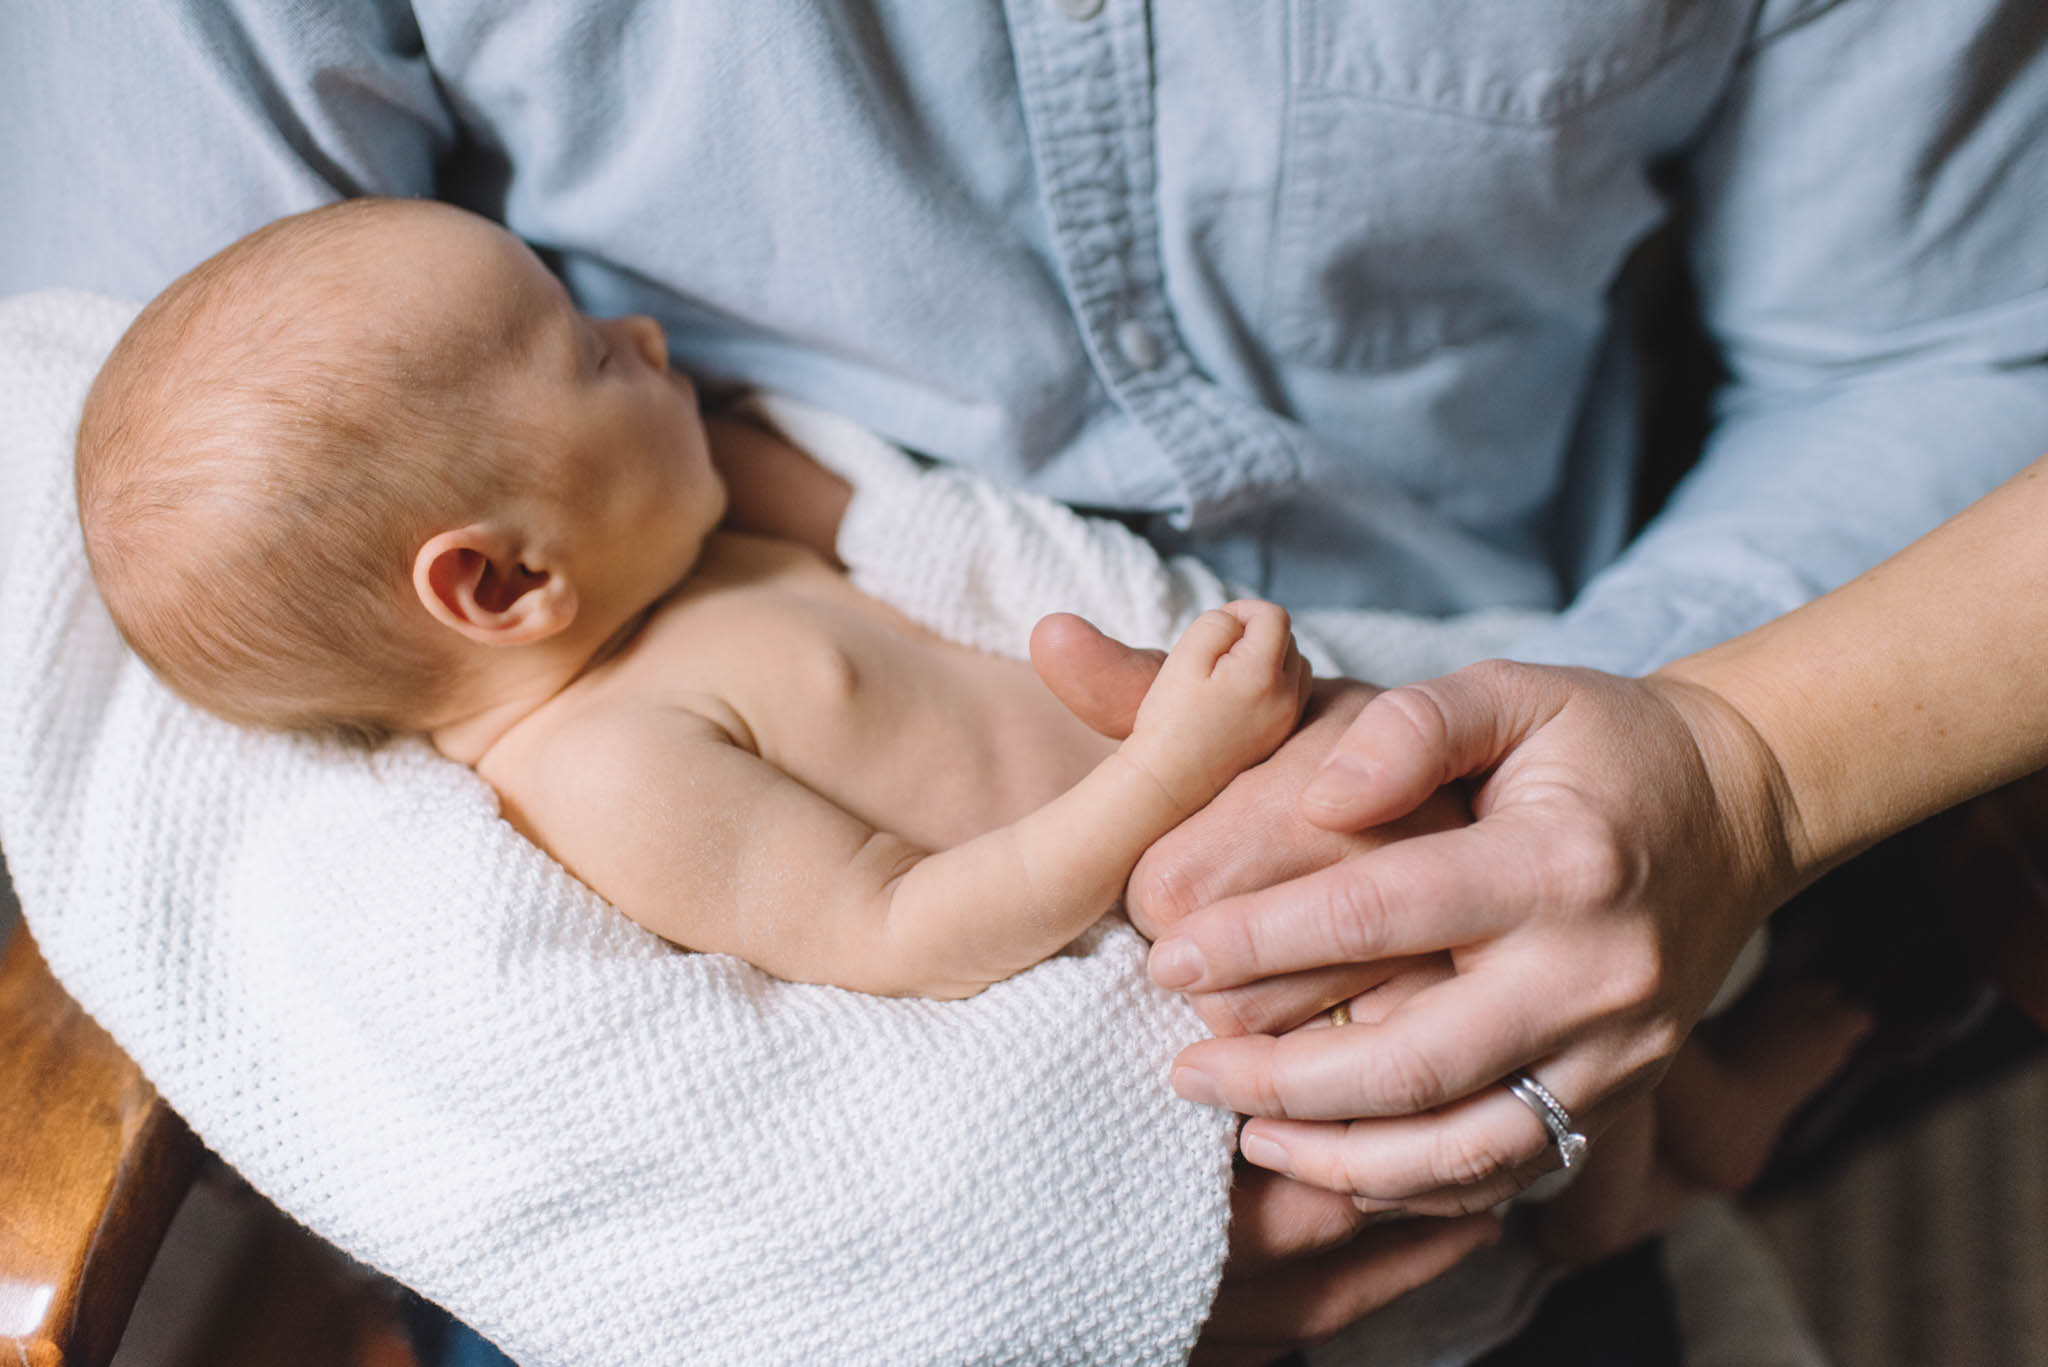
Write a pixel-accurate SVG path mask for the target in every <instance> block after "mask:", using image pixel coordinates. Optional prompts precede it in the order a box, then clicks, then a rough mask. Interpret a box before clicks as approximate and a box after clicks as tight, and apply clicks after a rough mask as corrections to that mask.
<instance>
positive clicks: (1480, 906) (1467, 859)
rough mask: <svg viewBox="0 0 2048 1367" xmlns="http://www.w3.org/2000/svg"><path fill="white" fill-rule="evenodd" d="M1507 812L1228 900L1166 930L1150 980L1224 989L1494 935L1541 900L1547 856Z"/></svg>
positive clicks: (1155, 949) (1190, 988)
mask: <svg viewBox="0 0 2048 1367" xmlns="http://www.w3.org/2000/svg"><path fill="white" fill-rule="evenodd" d="M1536 846H1537V842H1536V841H1535V840H1533V839H1532V838H1531V833H1529V832H1527V831H1525V830H1524V829H1523V828H1522V826H1521V825H1520V824H1519V823H1518V822H1516V821H1515V820H1513V819H1512V818H1511V817H1510V816H1508V815H1507V814H1501V815H1497V816H1496V817H1495V818H1494V819H1493V820H1491V821H1487V822H1481V823H1478V824H1476V825H1472V826H1467V827H1463V828H1461V829H1458V830H1452V831H1442V832H1439V833H1436V834H1430V835H1420V836H1415V837H1412V838H1409V839H1406V840H1400V841H1397V842H1395V843H1393V844H1390V845H1387V846H1385V847H1383V848H1381V849H1378V850H1373V851H1370V852H1367V853H1364V854H1358V855H1355V856H1353V857H1351V858H1348V859H1345V860H1343V861H1341V862H1339V863H1336V864H1333V865H1330V866H1328V867H1326V868H1320V869H1317V870H1315V871H1314V872H1311V873H1307V874H1303V875H1302V876H1300V877H1297V878H1293V879H1290V880H1289V881H1287V882H1284V883H1279V884H1277V885H1275V886H1270V887H1265V888H1261V889H1259V890H1257V891H1252V892H1246V893H1243V894H1240V895H1238V896H1235V897H1227V898H1224V899H1222V900H1219V901H1217V902H1214V903H1212V904H1210V905H1207V906H1204V907H1202V908H1201V909H1199V910H1197V911H1194V912H1192V913H1190V914H1187V915H1184V916H1183V917H1181V918H1180V919H1179V920H1178V922H1177V923H1176V924H1173V925H1171V926H1169V927H1168V928H1166V929H1165V930H1163V931H1162V933H1161V934H1160V935H1159V937H1158V940H1157V942H1156V943H1155V944H1154V945H1153V946H1152V950H1151V956H1150V959H1149V961H1148V966H1149V971H1150V972H1151V975H1152V980H1153V981H1154V982H1156V983H1158V984H1159V985H1160V986H1161V987H1164V988H1168V989H1171V990H1174V991H1184V992H1214V991H1218V990H1221V989H1223V988H1229V987H1237V986H1240V985H1242V984H1244V983H1248V982H1256V981H1258V980H1260V979H1263V978H1271V977H1275V976H1278V975H1280V974H1284V973H1296V972H1300V971H1302V970H1304V969H1311V968H1320V967H1323V966H1325V965H1329V964H1339V963H1364V962H1369V961H1371V960H1374V959H1383V958H1390V957H1394V956H1399V955H1409V954H1424V953H1429V952H1432V951H1435V950H1440V949H1449V948H1453V947H1455V946H1459V945H1468V944H1474V943H1477V942H1480V941H1482V940H1486V939H1490V938H1492V937H1493V936H1495V935H1497V934H1499V933H1500V932H1502V931H1504V930H1507V929H1509V928H1511V927H1513V926H1515V925H1518V924H1520V923H1521V922H1522V921H1523V920H1525V919H1526V918H1527V917H1528V915H1529V913H1530V909H1531V908H1532V907H1533V906H1535V905H1537V904H1538V903H1539V902H1540V900H1541V899H1542V894H1543V883H1542V879H1541V876H1540V875H1541V871H1542V870H1543V868H1544V867H1545V864H1544V861H1543V860H1542V859H1541V857H1540V856H1541V851H1540V849H1538V848H1537V847H1536Z"/></svg>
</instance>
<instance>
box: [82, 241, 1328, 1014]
mask: <svg viewBox="0 0 2048 1367" xmlns="http://www.w3.org/2000/svg"><path fill="white" fill-rule="evenodd" d="M77 457H78V464H77V481H78V503H79V513H80V519H81V522H82V524H83V527H84V532H85V541H86V547H87V551H88V554H89V556H90V559H91V562H92V566H93V573H94V576H95V578H96V580H97V581H98V584H99V588H100V592H101V595H102V596H103V598H104V599H105V601H106V604H107V607H108V610H109V611H110V612H111V613H112V615H113V618H114V620H115V622H116V623H117V624H118V626H119V627H120V629H121V631H122V634H123V635H124V636H125V637H126V638H127V640H128V641H129V643H130V644H131V645H132V646H133V647H134V649H135V650H136V652H137V653H138V654H139V655H141V656H142V658H143V659H144V660H146V661H147V662H148V663H149V665H150V666H151V667H152V668H153V669H154V670H155V672H156V673H157V675H158V677H159V678H161V679H162V680H163V681H164V682H165V683H166V684H167V685H169V686H170V687H171V688H172V689H174V690H175V691H176V692H178V693H179V694H181V695H183V696H184V697H185V698H187V699H188V700H190V701H192V702H193V703H195V704H197V705H198V706H200V707H203V708H206V709H207V710H210V711H212V712H214V713H216V714H218V715H220V716H222V717H225V718H228V719H230V720H233V721H236V722H241V723H244V724H249V725H254V726H260V727H267V728H274V729H283V730H290V731H298V732H308V733H315V734H326V735H333V736H342V737H347V738H352V739H354V740H357V741H361V742H365V743H376V742H378V741H381V740H383V739H385V738H388V737H391V736H394V735H401V734H417V735H424V736H426V737H428V738H429V739H430V740H431V741H432V743H433V744H434V746H435V747H436V748H437V749H439V750H440V751H441V752H442V753H443V754H445V755H447V756H449V757H450V758H453V759H455V760H458V761H460V762H462V763H464V764H467V765H470V766H472V767H473V768H474V769H475V770H476V771H477V772H478V773H479V774H480V775H481V776H482V777H483V778H484V779H485V780H486V781H487V782H488V783H489V784H490V785H491V787H492V788H493V789H495V790H496V792H497V794H498V795H499V798H500V800H501V804H502V810H503V812H504V815H505V817H506V819H507V820H509V821H510V822H512V824H513V825H514V826H516V827H517V828H518V829H519V830H520V831H521V832H522V833H524V834H525V835H526V836H527V837H528V838H529V839H531V840H533V841H534V842H535V843H536V844H538V845H539V846H541V847H542V848H544V849H546V850H547V851H548V852H549V853H550V854H552V855H553V856H554V857H555V858H556V859H558V860H560V861H561V863H562V864H564V865H565V866H566V867H567V868H569V869H570V870H571V871H573V872H574V873H575V874H577V875H578V876H579V877H580V878H582V879H583V881H584V882H586V883H588V884H589V885H590V886H591V887H592V888H594V889H596V890H597V891H598V892H599V893H600V894H602V895H603V896H604V897H606V898H607V899H608V900H610V901H611V902H612V903H613V904H614V905H616V906H618V907H619V908H620V909H621V910H622V911H624V912H625V913H626V914H627V915H628V916H630V917H632V918H633V919H634V920H636V921H638V922H640V923H641V924H642V925H644V926H646V927H648V928H649V929H651V930H653V931H655V932H656V933H658V934H660V935H662V936H664V937H665V938H667V939H669V940H671V941H673V942H674V943H676V944H678V945H682V946H685V947H687V948H690V949H695V950H704V951H717V952H722V953H728V954H733V955H736V956H738V957H740V958H743V959H745V960H747V961H749V962H751V963H753V964H755V965H758V966H759V967H761V968H762V969H765V970H766V971H768V972H770V973H773V974H776V975H777V976H780V977H783V978H788V979H793V980H799V981H807V982H821V983H834V984H837V985H839V986H842V987H847V988H852V989H856V990H859V991H863V992H874V993H885V994H891V995H919V996H934V997H962V996H968V995H971V994H973V993H975V992H978V991H980V990H981V989H982V988H983V987H985V986H987V985H988V984H990V983H992V982H995V981H998V980H1000V979H1002V978H1005V977H1008V976H1010V975H1012V974H1014V973H1017V972H1019V971H1021V970H1022V969H1024V968H1026V967H1029V966H1030V965H1031V964H1033V963H1036V962H1038V961H1039V960H1040V959H1043V958H1044V957H1046V956H1047V955H1049V954H1051V953H1053V952H1054V951H1056V950H1058V949H1059V948H1061V947H1062V946H1063V945H1065V944H1066V943H1067V942H1068V941H1070V940H1072V939H1073V938H1074V937H1075V936H1076V935H1078V934H1079V933H1080V932H1081V931H1082V930H1084V929H1086V928H1087V927H1088V926H1089V925H1090V924H1091V923H1093V922H1094V921H1095V920H1096V919H1097V918H1098V917H1100V916H1101V915H1102V913H1103V912H1104V911H1105V910H1106V909H1108V908H1109V907H1110V906H1111V905H1112V904H1113V903H1114V902H1115V901H1116V899H1117V897H1118V896H1119V895H1120V894H1121V892H1122V890H1123V885H1124V882H1125V880H1126V879H1127V878H1128V877H1129V874H1130V871H1131V868H1132V866H1133V865H1134V864H1135V863H1136V861H1137V859H1138V857H1139V855H1140V854H1141V853H1142V852H1143V851H1144V850H1145V848H1146V847H1147V846H1148V845H1150V844H1151V843H1152V842H1153V841H1154V840H1156V839H1157V838H1158V837H1159V836H1161V835H1163V834H1165V833H1166V831H1167V830H1169V829H1170V828H1171V827H1173V826H1174V825H1175V824H1177V823H1178V822H1179V821H1180V820H1181V819H1182V818H1184V817H1186V816H1188V815H1189V814H1190V813H1192V812H1194V811H1196V810H1198V809H1199V808H1201V807H1202V806H1203V805H1205V804H1206V803H1207V802H1208V801H1209V800H1210V799H1211V798H1212V797H1214V796H1215V795H1216V794H1217V793H1218V792H1219V791H1220V790H1221V789H1222V788H1223V786H1224V785H1225V784H1227V783H1228V782H1229V781H1230V780H1231V779H1232V778H1233V777H1234V776H1235V775H1236V774H1237V773H1238V772H1239V771H1240V770H1242V769H1243V768H1245V767H1246V766H1248V765H1250V764H1253V763H1256V762H1258V761H1259V760H1261V759H1263V758H1265V757H1266V756H1267V755H1268V754H1269V753H1270V752H1271V751H1272V750H1273V749H1274V748H1275V747H1276V746H1277V745H1278V744H1279V743H1280V742H1281V741H1282V740H1283V739H1284V738H1285V737H1286V736H1287V735H1288V734H1289V732H1290V731H1291V730H1292V729H1293V726H1294V724H1295V721H1296V718H1297V717H1298V715H1299V714H1300V711H1301V708H1302V705H1303V702H1304V700H1305V699H1306V697H1307V692H1308V687H1309V682H1310V680H1309V671H1308V669H1307V667H1306V665H1305V664H1304V663H1303V661H1302V659H1301V657H1300V654H1299V653H1298V651H1297V650H1296V649H1295V646H1294V642H1293V639H1292V637H1291V635H1290V633H1289V629H1288V622H1287V617H1286V614H1285V613H1284V612H1283V611H1282V610H1281V609H1279V608H1277V607H1275V606H1273V605H1271V604H1266V603H1256V602H1241V603H1233V604H1231V605H1229V606H1228V607H1227V608H1224V609H1221V610H1218V611H1212V612H1209V613H1207V614H1205V615H1204V616H1202V617H1201V618H1200V619H1198V620H1197V621H1196V622H1195V623H1194V624H1193V625H1192V626H1190V627H1189V628H1188V630H1187V632H1186V633H1185V635H1184V636H1183V637H1182V639H1181V640H1180V642H1179V643H1178V644H1177V645H1176V646H1175V648H1174V649H1173V651H1172V653H1171V654H1170V655H1169V656H1168V658H1167V660H1166V662H1165V664H1164V666H1163V667H1162V668H1161V670H1160V673H1159V675H1158V677H1157V679H1156V680H1155V681H1154V682H1153V683H1152V685H1151V687H1150V690H1149V692H1147V694H1146V695H1145V698H1144V701H1143V704H1142V706H1141V708H1140V710H1139V712H1138V715H1137V718H1136V721H1135V724H1134V726H1133V727H1132V729H1131V731H1130V734H1129V736H1128V737H1127V738H1126V739H1124V740H1123V741H1122V742H1121V743H1115V742H1112V741H1110V740H1108V739H1105V738H1104V737H1102V736H1100V735H1098V734H1096V733H1095V732H1094V731H1092V730H1091V729H1090V728H1089V727H1088V726H1087V725H1085V724H1083V722H1082V721H1080V720H1079V719H1078V718H1077V717H1075V716H1074V715H1073V714H1071V713H1070V712H1068V711H1067V710H1066V709H1065V708H1064V707H1063V706H1062V705H1061V704H1060V703H1059V701H1058V700H1057V699H1056V698H1055V696H1054V695H1053V694H1052V693H1051V692H1050V691H1049V690H1048V689H1047V688H1046V687H1045V686H1044V684H1043V683H1041V682H1040V680H1039V679H1038V678H1037V677H1036V676H1035V675H1034V674H1033V673H1032V671H1031V669H1030V668H1029V667H1028V666H1026V665H1024V664H1022V663H1020V662H1017V661H1012V660H1005V659H998V658H995V657H991V656H988V655H984V654H981V653H978V652H976V651H973V650H970V649H967V648H965V647H961V646H957V645H953V644H951V643H949V642H946V641H944V640H941V639H939V638H937V637H935V636H933V635H931V634H929V633H928V632H926V631H924V630H922V629H920V628H919V627H917V626H915V625H914V624H913V623H911V622H910V621H909V620H908V619H906V618H904V617H902V616H901V615H900V614H898V613H896V612H895V611H893V610H892V609H890V608H889V607H887V606H885V605H884V604H882V603H880V602H878V601H876V600H874V599H872V598H870V597H868V596H866V595H864V594H862V593H860V592H859V591H858V590H856V589H855V588H854V587H853V586H852V585H851V584H850V583H849V582H848V581H847V580H846V579H845V578H844V577H843V576H842V575H841V574H840V573H838V572H837V571H836V570H835V569H834V567H833V566H831V565H830V564H828V563H827V562H826V561H825V560H824V559H823V558H821V556H820V555H819V554H818V553H817V552H816V551H814V550H812V549H809V548H807V547H805V546H804V545H801V544H798V543H796V542H793V541H789V540H782V539H776V538H770V537H762V536H754V535H748V534H744V533H740V532H736V531H734V530H731V529H730V528H728V527H723V526H721V519H722V518H723V516H724V514H725V513H726V510H727V486H726V482H725V480H724V479H723V478H722V476H721V465H724V466H726V467H727V468H733V469H736V470H737V469H753V470H755V471H757V472H758V470H759V469H760V468H762V467H760V466H759V465H757V462H763V461H766V462H783V464H782V465H780V466H770V467H767V468H787V467H788V463H789V462H792V461H794V460H795V459H796V453H795V452H794V450H793V448H789V447H788V446H787V444H786V443H783V442H781V440H780V439H779V438H778V437H775V436H773V435H772V434H770V433H768V432H766V431H765V430H763V429H760V428H756V427H751V426H748V425H746V424H744V423H742V422H739V421H737V420H731V419H711V420H706V419H704V418H703V417H701V416H700V414H699V411H698V406H697V401H696V395H695V393H694V392H693V390H692V387H691V384H690V382H689V381H688V379H686V378H685V377H684V376H682V375H681V374H679V373H678V372H676V371H674V370H672V369H670V367H669V363H668V356H667V350H666V343H665V340H664V338H663V336H662V332H661V329H660V327H659V326H658V325H657V324H656V323H654V322H653V321H652V320H651V319H648V318H644V317H627V318H615V319H609V320H599V319H593V318H590V317H587V316H585V315H584V314H582V313H581V312H579V311H578V310H577V308H576V307H575V305H574V304H573V303H572V302H571V301H570V298H569V296H568V294H567V293H566V291H565V290H564V289H563V287H562V286H561V284H560V283H559V282H558V281H557V280H556V279H555V278H554V277H553V276H552V275H551V274H549V272H548V271H547V269H546V268H545V267H544V266H543V265H542V264H541V262H540V260H539V259H538V258H537V257H536V256H535V255H534V254H533V253H532V252H531V251H530V250H528V249H527V248H526V246H525V245H524V244H522V243H521V242H520V241H519V240H518V239H517V238H515V237H513V236H512V235H511V234H510V233H508V232H506V231H505V230H504V229H502V228H500V227H498V226H496V225H494V224H492V223H490V222H488V221H486V220H484V219H482V218H479V217H477V216H475V215H472V214H469V213H466V212H463V211H461V210H458V209H454V208H451V207H448V206H446V205H441V204H435V203H430V202H419V201H404V200H353V201H346V202H344V203H341V204H337V205H333V206H330V207H328V208H324V209H319V210H315V211H313V212H310V213H306V214H301V215H298V216H296V217H293V218H288V219H283V220H280V221H279V222H277V223H274V224H271V225H270V226H268V227H266V228H264V229H262V230H260V231H258V232H256V233H254V234H252V235H251V236H249V237H247V238H245V239H243V240H242V241H240V242H237V243H235V244H234V245H233V246H230V247H229V248H227V249H226V250H224V251H223V252H221V253H220V254H219V255H217V256H215V257H213V258H212V259H211V260H209V261H207V262H205V263H204V264H202V265H201V266H199V267H198V268H196V269H195V270H193V271H192V272H191V273H189V274H188V275H186V276H184V277H183V278H182V279H180V280H179V281H177V282H176V283H174V284H173V285H172V286H171V287H170V288H169V289H168V290H166V291H165V292H164V293H163V294H162V295H161V296H159V297H158V298H157V299H156V300H155V301H153V302H152V303H151V304H150V305H149V306H148V307H147V308H146V309H144V310H143V312H142V314H141V315H140V316H139V317H138V318H137V319H136V321H135V323H134V324H133V326H132V327H130V329H129V330H128V333H127V334H126V336H124V337H123V339H122V340H121V343H120V344H119V346H117V347H116V348H115V350H114V352H113V354H112V355H111V356H110V358H109V359H108V361H107V363H106V366H105V368H104V369H103V370H102V372H101V374H100V376H99V378H98V380H97V381H96V382H95V384H94V386H93V389H92V392H91V395H90V397H89V398H88V400H87V404H86V409H85V414H84V417H83V418H82V420H81V423H80V427H79V435H78V451H77ZM754 477H756V478H758V477H759V476H758V473H756V475H755V476H754Z"/></svg>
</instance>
